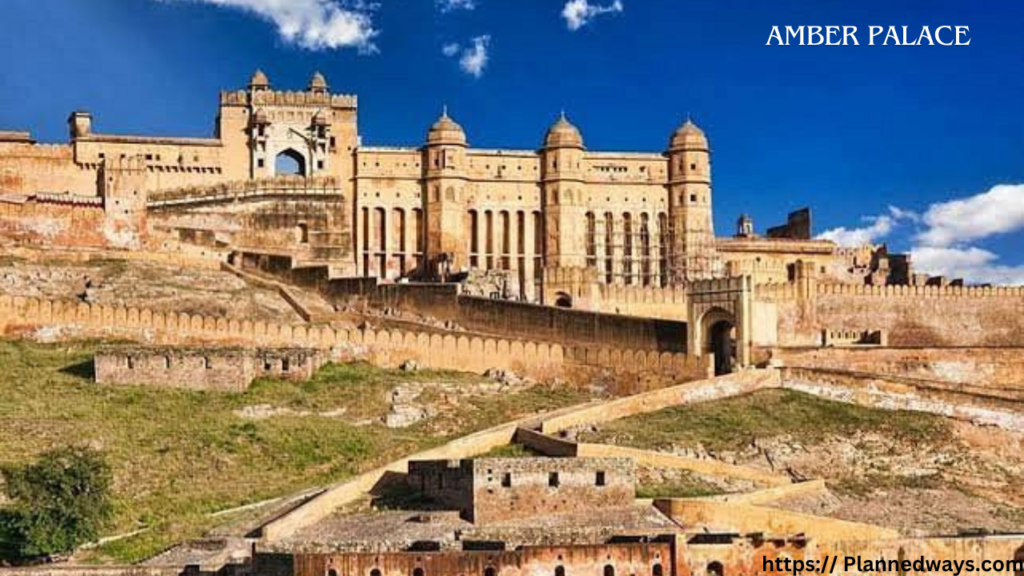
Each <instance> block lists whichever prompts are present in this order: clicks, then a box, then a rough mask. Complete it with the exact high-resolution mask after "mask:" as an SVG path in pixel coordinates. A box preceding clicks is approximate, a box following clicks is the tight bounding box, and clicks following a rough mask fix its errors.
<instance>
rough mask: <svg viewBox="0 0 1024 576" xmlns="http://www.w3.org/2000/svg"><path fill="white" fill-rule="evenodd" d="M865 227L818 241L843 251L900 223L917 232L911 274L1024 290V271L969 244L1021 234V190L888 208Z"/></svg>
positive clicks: (999, 189)
mask: <svg viewBox="0 0 1024 576" xmlns="http://www.w3.org/2000/svg"><path fill="white" fill-rule="evenodd" d="M864 220H865V221H866V222H868V225H867V226H863V227H860V228H845V227H839V228H833V229H832V230H827V231H825V232H823V233H821V234H819V235H818V238H821V239H825V240H832V241H833V242H835V243H837V244H840V245H842V246H859V245H863V244H873V243H875V242H877V241H879V240H881V239H883V238H885V237H886V236H888V235H889V234H890V233H891V232H892V230H893V229H894V228H895V226H896V225H897V224H898V223H899V222H902V221H907V222H913V223H914V224H915V225H916V226H917V227H918V230H917V232H916V233H915V234H914V235H913V236H912V248H911V249H910V255H911V256H910V257H911V262H912V263H913V265H914V269H915V270H917V271H920V272H927V273H928V274H933V275H942V276H946V277H949V278H965V279H967V280H969V281H971V282H982V283H992V284H1024V266H1012V265H1005V264H1000V263H999V255H998V254H995V253H994V252H990V251H988V250H985V249H984V248H979V247H977V246H973V245H972V243H974V242H975V241H978V240H983V239H985V238H989V237H991V236H996V235H999V234H1008V233H1012V232H1020V231H1024V184H1000V185H998V186H994V187H992V188H991V189H990V190H988V191H987V192H983V193H981V194H975V195H974V196H968V197H966V198H956V199H953V200H949V201H946V202H937V203H935V204H931V205H930V206H928V208H927V209H926V210H925V211H924V212H923V213H918V212H914V211H911V210H905V209H902V208H898V207H896V206H890V207H889V211H888V213H886V214H881V215H879V216H874V217H871V216H868V217H865V218H864Z"/></svg>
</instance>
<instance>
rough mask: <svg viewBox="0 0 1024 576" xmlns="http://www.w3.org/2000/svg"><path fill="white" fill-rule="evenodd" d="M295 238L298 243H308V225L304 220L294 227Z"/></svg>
mask: <svg viewBox="0 0 1024 576" xmlns="http://www.w3.org/2000/svg"><path fill="white" fill-rule="evenodd" d="M295 239H296V240H298V241H299V244H309V226H308V225H307V224H306V223H305V222H302V223H300V224H299V225H298V226H296V227H295Z"/></svg>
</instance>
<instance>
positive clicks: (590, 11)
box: [562, 0, 622, 30]
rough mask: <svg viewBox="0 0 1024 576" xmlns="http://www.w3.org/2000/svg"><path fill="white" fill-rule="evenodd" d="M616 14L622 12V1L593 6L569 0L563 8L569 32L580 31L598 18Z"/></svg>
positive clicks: (581, 0)
mask: <svg viewBox="0 0 1024 576" xmlns="http://www.w3.org/2000/svg"><path fill="white" fill-rule="evenodd" d="M614 12H622V0H615V1H614V2H612V3H611V4H607V5H600V4H591V3H590V2H588V0H569V1H568V2H566V3H565V7H564V8H562V18H565V23H566V25H567V26H569V30H579V29H580V28H582V27H584V26H586V25H587V24H589V23H590V21H591V20H593V19H594V18H596V17H597V16H600V15H601V14H610V13H614Z"/></svg>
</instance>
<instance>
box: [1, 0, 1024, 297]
mask: <svg viewBox="0 0 1024 576" xmlns="http://www.w3.org/2000/svg"><path fill="white" fill-rule="evenodd" d="M3 8H4V9H3V14H4V17H3V18H2V20H0V53H3V54H5V57H4V58H3V59H2V61H0V127H3V128H21V129H31V130H32V132H33V133H34V134H35V135H36V137H37V138H38V139H40V140H43V141H63V140H65V139H66V128H65V123H64V120H65V118H66V116H67V114H68V112H70V111H71V110H73V109H77V108H84V109H88V110H90V111H92V112H93V113H94V115H95V125H96V129H97V130H99V131H107V132H124V133H147V134H148V133H158V134H170V135H207V134H209V133H210V132H211V130H212V125H213V117H214V114H215V107H216V94H217V91H218V90H220V89H221V88H236V87H240V86H242V85H243V84H245V82H246V80H247V79H248V77H249V75H250V74H251V73H252V71H253V69H254V68H256V67H260V68H262V69H264V70H265V71H266V72H267V74H268V75H269V76H270V79H271V81H272V82H273V83H274V85H275V86H277V87H282V88H300V87H303V86H305V84H306V81H307V79H308V77H309V75H310V74H311V73H312V72H313V71H314V70H321V71H322V72H323V73H324V74H325V75H326V76H327V78H328V80H329V81H330V82H331V85H332V88H333V89H334V90H335V91H339V92H351V93H356V94H358V95H359V97H360V131H361V133H362V135H363V138H364V142H366V143H367V144H388V145H392V144H393V145H414V144H418V143H420V142H421V141H422V139H423V135H424V132H425V130H426V127H427V126H428V125H429V124H430V123H431V121H432V120H433V119H434V118H435V117H436V116H437V114H438V111H439V109H440V108H441V106H442V105H443V104H447V105H448V106H449V110H450V111H451V113H452V115H453V116H454V117H455V118H456V119H457V120H458V121H459V122H460V123H462V124H463V126H464V127H465V128H466V131H467V134H468V137H469V139H470V142H471V144H473V145H476V146H482V147H516V148H533V147H536V146H537V145H538V144H539V142H540V140H541V138H542V136H543V133H544V130H545V129H546V127H547V126H548V125H549V124H550V123H551V122H552V121H553V120H554V119H555V118H556V116H557V114H558V112H559V110H561V109H563V108H564V109H565V110H566V112H567V114H568V115H569V117H570V119H571V120H572V121H573V122H575V123H576V124H577V125H578V126H579V127H580V128H581V130H582V132H583V136H584V138H585V140H586V143H587V145H588V147H589V148H591V149H595V150H614V149H620V150H662V149H663V148H664V147H665V144H666V141H667V138H668V135H669V133H670V132H671V131H672V129H673V128H674V127H675V126H676V125H678V124H679V122H680V121H681V120H682V119H683V118H684V117H685V116H686V115H687V114H691V115H692V116H693V118H694V119H695V120H696V121H697V123H698V124H700V125H701V126H702V127H704V128H705V129H706V131H707V132H708V135H709V137H710V139H711V144H712V148H713V151H714V156H713V163H714V177H715V209H716V215H715V216H716V226H717V227H718V230H719V233H722V234H728V233H731V232H732V231H733V229H734V222H735V219H736V217H737V215H738V214H739V213H740V212H748V213H750V214H751V215H752V216H753V217H754V220H755V224H756V226H757V228H758V229H759V230H763V229H764V228H765V227H766V226H769V225H772V224H775V223H778V222H781V221H782V220H783V219H784V218H785V214H786V212H787V211H789V210H791V209H795V208H798V207H801V206H804V205H810V206H811V207H812V209H813V213H814V217H815V228H816V230H817V231H819V232H822V233H826V231H830V232H828V233H827V234H828V236H829V237H831V238H834V239H837V240H840V241H844V242H849V241H855V240H865V239H867V240H873V241H876V242H881V241H884V242H888V243H889V245H890V247H891V248H892V249H895V250H901V251H902V250H910V249H913V250H914V254H915V259H916V261H917V262H918V264H919V265H920V266H924V267H926V268H929V269H931V270H933V271H936V272H947V273H951V274H966V275H968V276H969V277H971V278H973V279H975V280H978V281H1004V282H1015V283H1024V250H1022V248H1024V113H1022V110H1024V107H1022V105H1021V103H1022V102H1024V74H1022V73H1021V71H1022V70H1024V38H1021V35H1020V24H1021V22H1022V21H1024V3H1022V2H1019V1H1017V0H987V1H985V2H977V1H972V0H957V1H953V0H900V1H893V0H888V1H881V0H857V1H853V0H831V1H828V2H822V1H820V0H772V1H765V0H619V2H617V3H616V2H613V0H597V1H595V0H570V1H569V2H568V3H567V0H472V1H470V0H376V3H375V5H370V3H369V2H368V1H365V0H364V1H357V0H349V1H342V0H287V1H284V0H5V1H4V7H3ZM828 24H834V25H850V26H858V27H859V29H860V32H859V33H858V36H859V37H860V39H861V42H862V45H860V46H766V45H765V43H766V42H767V40H768V37H769V33H770V32H771V28H772V26H776V25H778V26H786V25H789V26H798V25H828ZM869 25H881V26H890V25H892V26H904V25H906V26H908V27H909V30H910V31H911V32H910V33H909V35H910V36H912V37H916V36H917V32H919V31H920V29H921V27H922V26H931V27H932V28H933V29H934V28H935V27H938V26H942V25H952V26H955V25H960V26H969V27H970V38H971V44H970V45H969V46H953V47H943V46H893V45H891V44H890V45H889V46H877V45H876V46H867V45H865V43H866V42H865V41H866V39H867V27H868V26H869ZM890 207H896V208H897V209H898V210H892V209H891V208H890ZM839 228H844V229H845V230H837V229H839Z"/></svg>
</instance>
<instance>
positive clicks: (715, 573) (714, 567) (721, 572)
mask: <svg viewBox="0 0 1024 576" xmlns="http://www.w3.org/2000/svg"><path fill="white" fill-rule="evenodd" d="M706 574H707V576H725V569H724V568H723V567H722V563H721V562H719V561H717V560H715V561H714V562H711V563H709V564H708V569H707V572H706Z"/></svg>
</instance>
